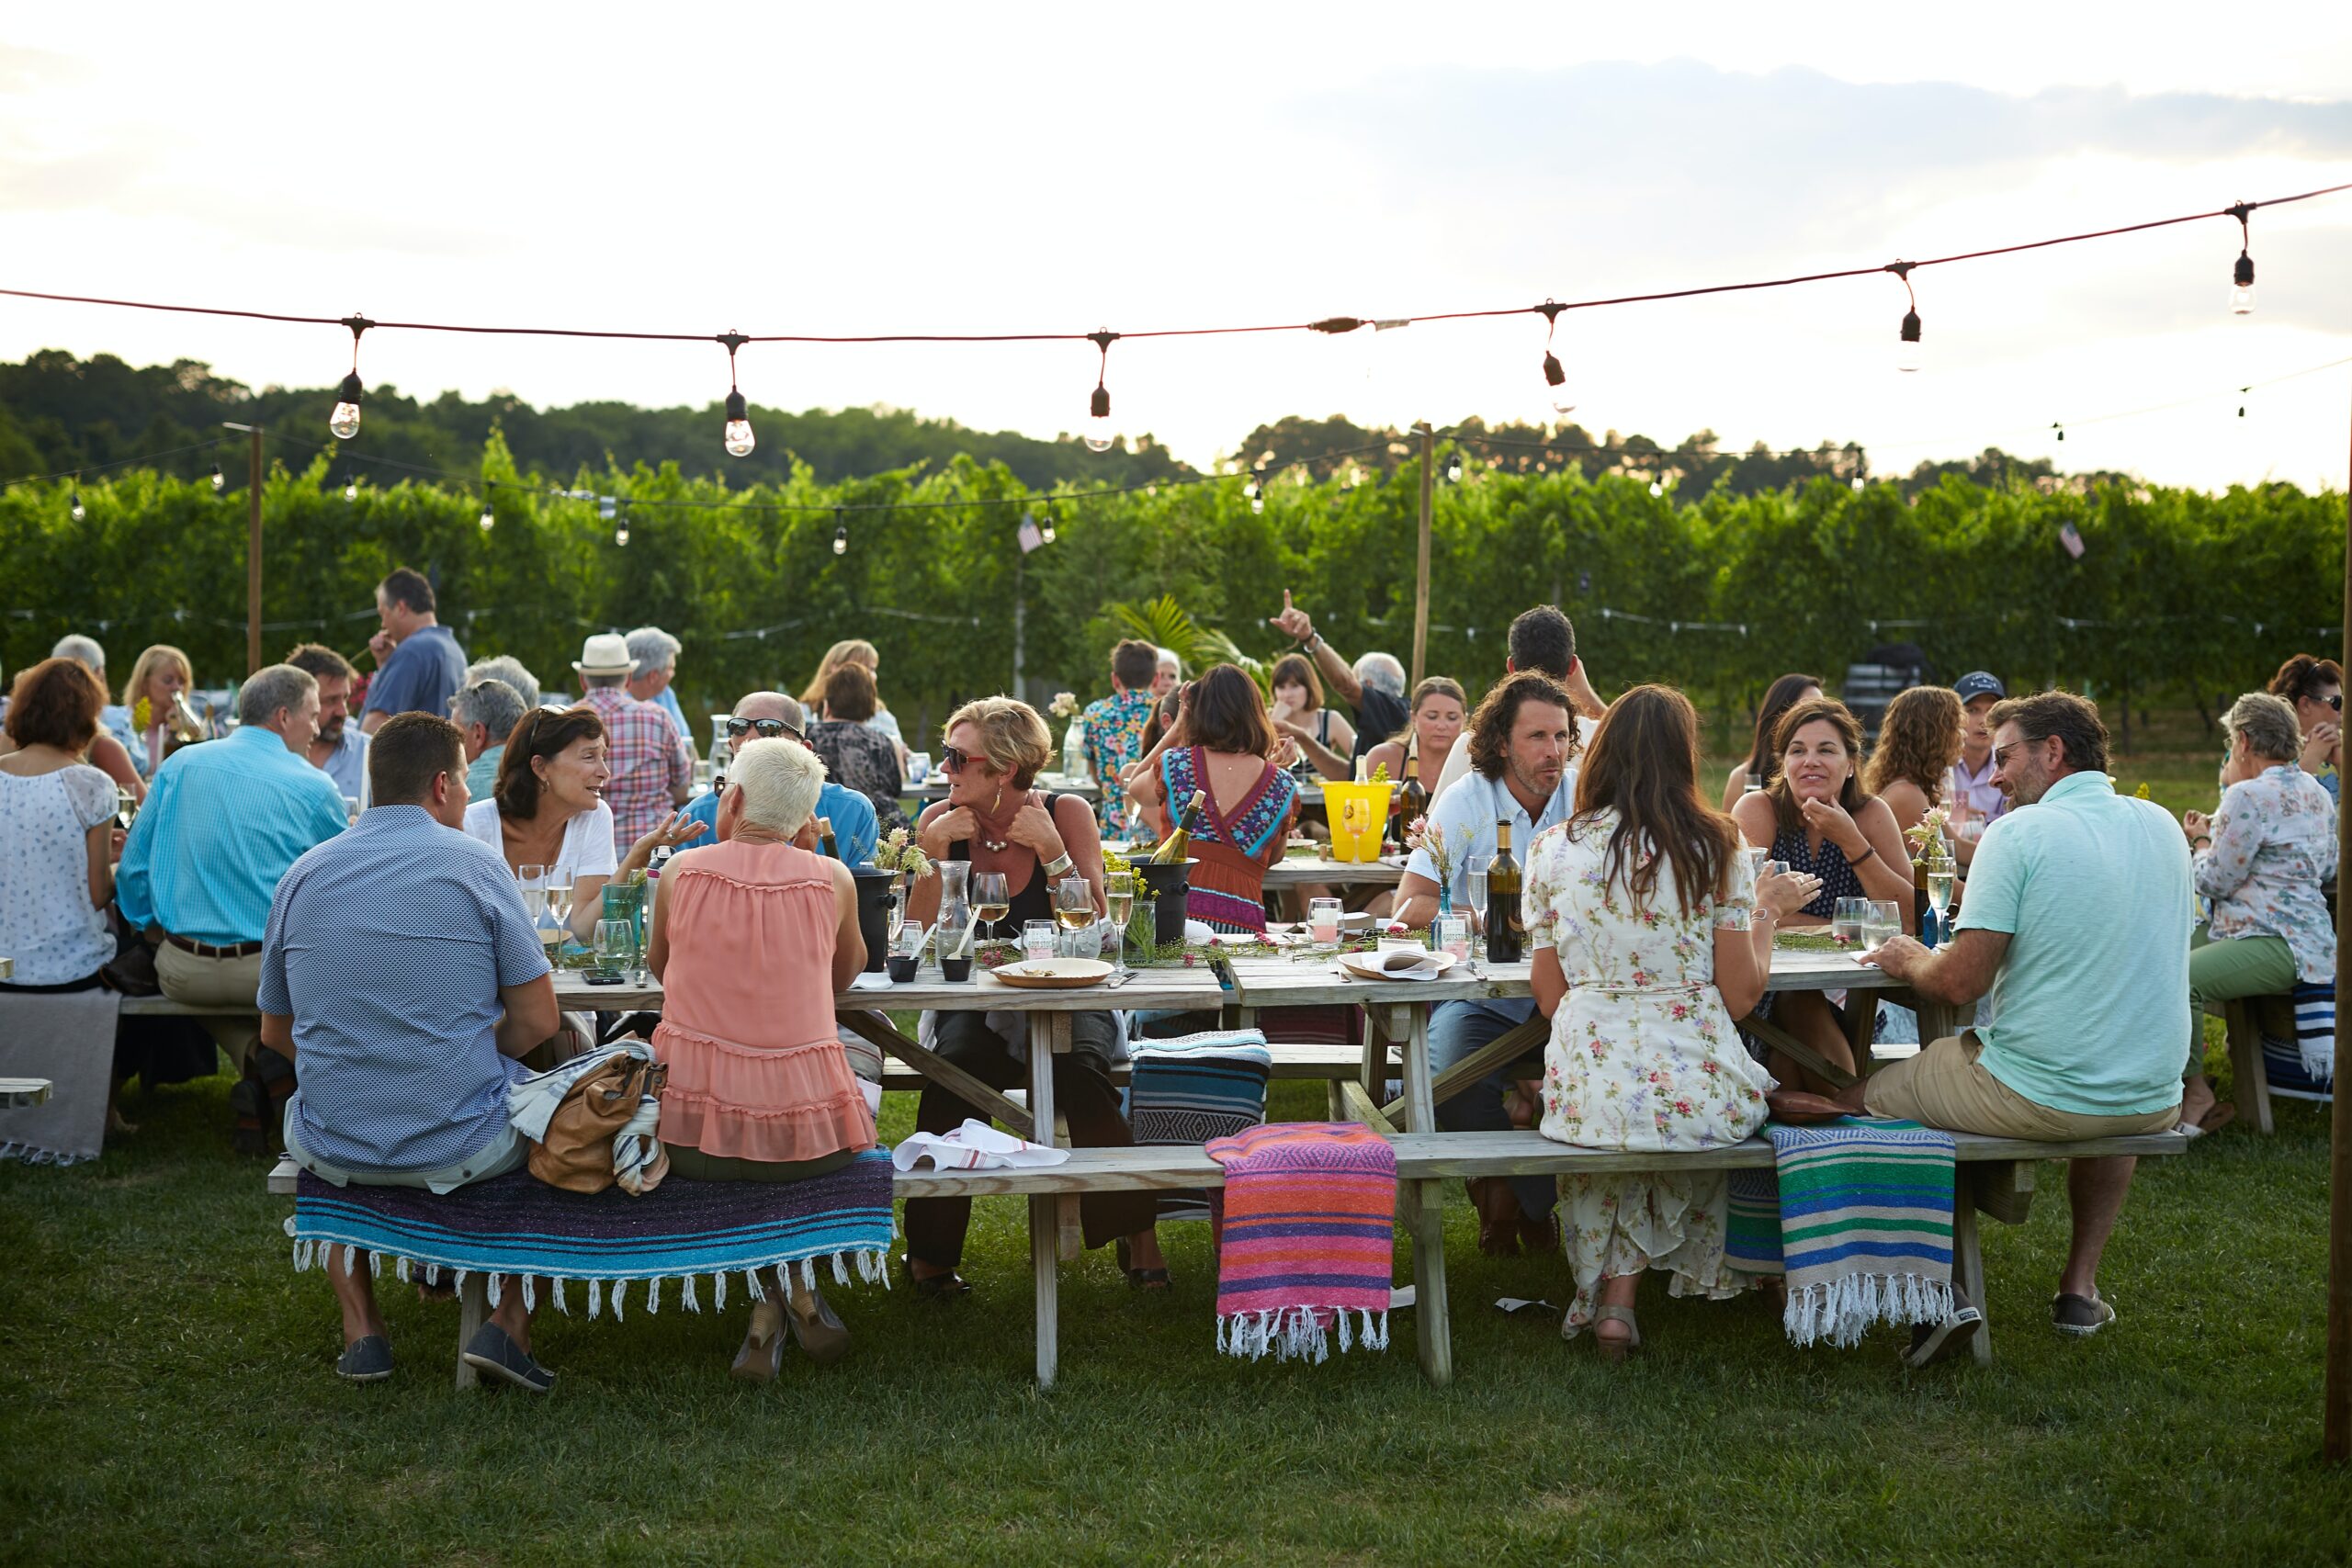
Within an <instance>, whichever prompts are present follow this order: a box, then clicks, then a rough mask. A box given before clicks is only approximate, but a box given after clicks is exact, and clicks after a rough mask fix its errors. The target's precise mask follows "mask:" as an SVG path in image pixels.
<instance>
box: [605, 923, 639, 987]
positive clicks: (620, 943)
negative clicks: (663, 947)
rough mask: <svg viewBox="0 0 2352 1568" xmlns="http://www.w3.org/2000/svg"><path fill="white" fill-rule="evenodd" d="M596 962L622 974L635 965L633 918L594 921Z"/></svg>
mask: <svg viewBox="0 0 2352 1568" xmlns="http://www.w3.org/2000/svg"><path fill="white" fill-rule="evenodd" d="M596 964H597V967H599V968H602V969H610V970H614V971H616V972H619V973H624V974H625V973H627V972H628V971H629V970H631V969H634V968H635V967H636V966H637V922H636V921H635V920H598V921H597V922H596Z"/></svg>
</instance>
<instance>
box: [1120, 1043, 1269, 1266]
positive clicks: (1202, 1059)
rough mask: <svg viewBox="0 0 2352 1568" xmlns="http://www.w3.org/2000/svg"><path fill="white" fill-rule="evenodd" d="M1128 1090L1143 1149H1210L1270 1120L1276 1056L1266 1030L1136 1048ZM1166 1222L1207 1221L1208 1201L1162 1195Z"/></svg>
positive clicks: (1190, 1194) (1197, 1193) (1196, 1194)
mask: <svg viewBox="0 0 2352 1568" xmlns="http://www.w3.org/2000/svg"><path fill="white" fill-rule="evenodd" d="M1131 1051H1132V1059H1133V1061H1134V1064H1135V1066H1134V1076H1133V1077H1132V1078H1131V1079H1130V1080H1129V1083H1128V1087H1127V1121H1128V1124H1129V1125H1130V1126H1132V1127H1133V1128H1134V1129H1135V1137H1136V1143H1138V1144H1180V1145H1197V1144H1206V1143H1208V1142H1210V1141H1211V1140H1213V1139H1216V1138H1229V1137H1232V1136H1233V1135H1234V1134H1237V1133H1240V1132H1243V1131H1245V1130H1247V1129H1249V1128H1251V1127H1254V1126H1256V1125H1257V1124H1258V1123H1259V1122H1263V1121H1264V1120H1265V1119H1266V1079H1267V1077H1268V1076H1269V1075H1270V1074H1271V1073H1272V1070H1273V1064H1274V1057H1273V1053H1272V1052H1271V1051H1269V1050H1267V1049H1266V1036H1265V1033H1264V1032H1263V1031H1261V1030H1256V1029H1217V1030H1208V1031H1205V1032H1202V1033H1198V1034H1182V1035H1177V1036H1175V1037H1173V1038H1171V1039H1167V1040H1152V1041H1137V1042H1136V1043H1135V1044H1134V1045H1133V1046H1132V1047H1131ZM1159 1217H1160V1218H1161V1219H1163V1220H1205V1219H1207V1218H1208V1217H1209V1201H1208V1194H1207V1193H1206V1192H1204V1191H1202V1190H1199V1189H1197V1188H1194V1189H1183V1190H1177V1191H1172V1192H1163V1193H1161V1194H1160V1197H1159Z"/></svg>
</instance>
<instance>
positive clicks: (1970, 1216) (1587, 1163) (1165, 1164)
mask: <svg viewBox="0 0 2352 1568" xmlns="http://www.w3.org/2000/svg"><path fill="white" fill-rule="evenodd" d="M1953 1140H1954V1142H1955V1144H1956V1145H1957V1151H1956V1156H1957V1159H1958V1161H1959V1163H1960V1165H1961V1166H1962V1167H1964V1169H1962V1171H1961V1172H1960V1173H1959V1176H1960V1179H1959V1182H1958V1190H1959V1195H1960V1201H1958V1202H1956V1203H1955V1204H1954V1206H1953V1213H1952V1273H1953V1282H1954V1283H1955V1284H1957V1285H1959V1286H1960V1287H1961V1289H1962V1290H1963V1291H1965V1292H1968V1298H1969V1300H1970V1301H1972V1302H1973V1303H1975V1304H1976V1306H1977V1309H1978V1310H1979V1311H1980V1312H1981V1311H1984V1310H1985V1258H1984V1254H1983V1251H1982V1249H1981V1247H1980V1246H1979V1241H1978V1231H1977V1221H1976V1216H1977V1213H1979V1211H1982V1212H1984V1213H1990V1214H1993V1215H1994V1216H1995V1217H1996V1218H1999V1219H2002V1220H2004V1221H2006V1222H2007V1223H2009V1224H2018V1223H2019V1222H2021V1221H2022V1220H2023V1219H2024V1217H2025V1212H2024V1205H2025V1202H2026V1201H2029V1200H2030V1194H2031V1193H2032V1191H2033V1189H2034V1179H2035V1174H2036V1173H2035V1162H2036V1161H2039V1160H2044V1159H2074V1158H2084V1157H2099V1156H2113V1155H2142V1156H2147V1155H2172V1154H2178V1153H2180V1152H2181V1151H2183V1150H2184V1149H2186V1148H2187V1147H2188V1142H2189V1140H2188V1139H2186V1138H2183V1137H2181V1136H2179V1135H2178V1134H2174V1133H2150V1134H2138V1135H2135V1136H2131V1137H2123V1138H2093V1139H2084V1140H2078V1141H2074V1142H2068V1143H2036V1142H2030V1141H2027V1140H2022V1139H2017V1138H1993V1137H1985V1136H1983V1135H1981V1134H1973V1133H1956V1134H1953ZM1390 1142H1392V1143H1393V1144H1395V1145H1396V1146H1397V1209H1398V1212H1399V1214H1400V1218H1401V1227H1400V1228H1402V1229H1403V1231H1404V1232H1405V1233H1406V1235H1408V1236H1410V1237H1411V1239H1412V1242H1413V1280H1414V1287H1415V1301H1414V1305H1413V1308H1412V1311H1413V1313H1414V1328H1415V1337H1416V1340H1417V1342H1418V1344H1419V1353H1420V1362H1421V1371H1422V1373H1423V1374H1424V1375H1425V1376H1426V1377H1427V1378H1428V1379H1429V1381H1430V1382H1432V1383H1434V1384H1437V1385H1439V1386H1441V1387H1442V1386H1443V1385H1445V1384H1446V1383H1448V1382H1452V1381H1453V1328H1452V1317H1451V1312H1450V1308H1449V1305H1448V1303H1447V1300H1446V1280H1445V1248H1444V1239H1443V1238H1444V1224H1443V1214H1444V1190H1445V1184H1446V1183H1447V1182H1448V1181H1449V1180H1452V1179H1455V1178H1460V1177H1476V1176H1559V1175H1587V1176H1592V1175H1627V1174H1633V1173H1638V1172H1645V1171H1660V1170H1675V1171H1682V1170H1737V1169H1755V1168H1770V1166H1771V1164H1772V1145H1770V1143H1769V1142H1767V1141H1766V1140H1764V1139H1762V1138H1749V1139H1747V1141H1746V1142H1744V1143H1739V1144H1735V1145H1731V1146H1730V1147H1728V1148H1721V1149H1707V1150H1703V1151H1700V1152H1697V1153H1692V1154H1681V1155H1671V1156H1664V1155H1656V1154H1626V1153H1615V1152H1611V1151H1607V1150H1600V1149H1578V1148H1571V1147H1569V1146H1568V1145H1565V1144H1555V1143H1554V1142H1552V1141H1551V1140H1550V1139H1548V1138H1546V1137H1544V1135H1543V1134H1540V1133H1534V1132H1509V1133H1406V1134H1396V1135H1394V1136H1392V1137H1391V1138H1390ZM294 1179H295V1166H294V1163H293V1161H291V1160H289V1159H281V1160H279V1161H278V1162H277V1168H275V1169H274V1170H272V1171H271V1172H270V1174H269V1190H270V1191H271V1192H273V1193H278V1194H291V1193H292V1192H293V1190H294ZM1224 1184H1225V1169H1224V1168H1223V1167H1222V1166H1220V1165H1218V1164H1217V1163H1216V1161H1215V1160H1213V1159H1211V1158H1209V1156H1208V1154H1207V1151H1206V1150H1204V1149H1201V1148H1180V1147H1165V1146H1152V1147H1141V1148H1136V1147H1130V1148H1114V1149H1072V1150H1071V1151H1070V1156H1069V1159H1068V1160H1066V1161H1065V1162H1063V1163H1062V1164H1060V1165H1056V1166H1046V1167H1044V1168H1035V1169H1023V1170H956V1171H937V1170H929V1169H924V1170H917V1171H900V1172H899V1173H897V1175H896V1177H895V1178H894V1179H893V1182H892V1188H893V1195H894V1196H896V1197H898V1198H901V1199H905V1198H944V1197H973V1198H978V1197H991V1196H1005V1197H1023V1198H1027V1199H1028V1200H1029V1201H1030V1202H1029V1224H1030V1227H1031V1230H1032V1233H1033V1235H1032V1246H1031V1248H1030V1256H1031V1260H1032V1273H1033V1277H1034V1284H1035V1292H1036V1349H1037V1382H1038V1383H1039V1385H1040V1386H1042V1387H1051V1386H1052V1385H1053V1382H1054V1377H1055V1374H1056V1372H1057V1370H1058V1367H1059V1361H1060V1349H1059V1311H1060V1280H1059V1275H1058V1271H1057V1258H1056V1250H1057V1249H1056V1248H1055V1247H1053V1246H1052V1245H1050V1244H1049V1243H1048V1244H1047V1245H1039V1244H1038V1242H1037V1236H1038V1235H1040V1234H1042V1235H1044V1236H1046V1237H1048V1238H1050V1237H1051V1236H1052V1235H1054V1234H1055V1231H1056V1230H1057V1226H1058V1223H1059V1220H1058V1207H1059V1204H1058V1201H1059V1200H1060V1199H1061V1198H1062V1197H1064V1196H1065V1195H1075V1194H1080V1193H1085V1192H1105V1191H1159V1190H1170V1189H1181V1188H1204V1187H1222V1186H1223V1185H1224ZM1041 1226H1042V1227H1044V1230H1043V1231H1042V1233H1040V1231H1039V1227H1041ZM488 1311H489V1303H488V1296H487V1292H486V1288H485V1282H484V1281H483V1280H481V1278H480V1277H479V1276H469V1278H468V1280H467V1281H466V1286H465V1289H464V1291H463V1292H461V1301H460V1310H459V1318H458V1344H459V1345H461V1346H462V1345H463V1344H464V1343H465V1342H466V1340H467V1339H468V1338H469V1337H470V1336H471V1335H472V1333H473V1332H474V1330H475V1329H477V1328H479V1327H480V1326H481V1322H482V1319H483V1317H484V1316H485V1315H486V1314H487V1313H488ZM1973 1354H1974V1356H1975V1359H1976V1360H1977V1362H1978V1363H1979V1364H1980V1365H1983V1364H1989V1363H1990V1362H1991V1360H1992V1359H1993V1341H1992V1326H1991V1321H1990V1318H1989V1315H1988V1317H1987V1320H1986V1323H1985V1326H1984V1327H1981V1328H1980V1329H1978V1330H1977V1332H1976V1335H1975V1337H1974V1339H1973ZM472 1382H473V1375H472V1371H471V1369H469V1367H467V1366H466V1364H465V1362H464V1361H463V1359H460V1360H459V1361H458V1386H459V1387H461V1388H463V1387H467V1386H469V1385H470V1384H471V1383H472Z"/></svg>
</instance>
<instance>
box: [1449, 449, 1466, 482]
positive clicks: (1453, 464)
mask: <svg viewBox="0 0 2352 1568" xmlns="http://www.w3.org/2000/svg"><path fill="white" fill-rule="evenodd" d="M1445 482H1446V483H1448V484H1450V485H1458V484H1460V483H1461V482H1462V454H1461V453H1459V452H1451V453H1448V454H1447V455H1446V459H1445Z"/></svg>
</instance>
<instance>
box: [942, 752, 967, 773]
mask: <svg viewBox="0 0 2352 1568" xmlns="http://www.w3.org/2000/svg"><path fill="white" fill-rule="evenodd" d="M971 763H972V759H971V756H970V754H969V753H967V751H965V750H964V749H963V748H962V747H960V746H942V747H941V748H940V749H939V768H940V771H941V772H942V773H962V772H963V771H964V770H965V769H966V768H967V767H969V766H971Z"/></svg>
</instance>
